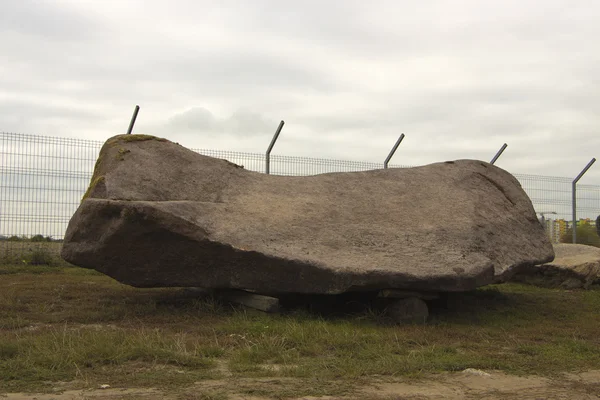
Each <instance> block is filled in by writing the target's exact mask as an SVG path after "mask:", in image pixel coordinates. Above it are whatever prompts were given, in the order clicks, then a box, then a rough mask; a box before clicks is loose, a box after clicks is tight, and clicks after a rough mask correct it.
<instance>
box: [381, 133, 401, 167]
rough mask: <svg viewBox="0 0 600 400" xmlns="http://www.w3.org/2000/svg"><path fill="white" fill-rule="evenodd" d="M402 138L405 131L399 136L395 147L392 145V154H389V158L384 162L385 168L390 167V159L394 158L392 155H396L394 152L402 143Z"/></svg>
mask: <svg viewBox="0 0 600 400" xmlns="http://www.w3.org/2000/svg"><path fill="white" fill-rule="evenodd" d="M402 139H404V133H403V134H401V135H400V137H399V138H398V140H396V144H395V145H394V147H392V150H391V151H390V154H388V156H387V158H386V159H385V161H384V162H383V168H387V167H388V164H389V162H390V160H391V159H392V157H393V156H394V153H395V152H396V150H397V149H398V146H400V143H402Z"/></svg>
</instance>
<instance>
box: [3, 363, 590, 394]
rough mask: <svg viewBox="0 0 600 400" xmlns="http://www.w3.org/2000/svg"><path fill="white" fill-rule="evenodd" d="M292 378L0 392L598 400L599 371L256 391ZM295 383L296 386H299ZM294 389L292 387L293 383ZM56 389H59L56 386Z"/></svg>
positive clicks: (279, 386) (280, 386) (279, 387)
mask: <svg viewBox="0 0 600 400" xmlns="http://www.w3.org/2000/svg"><path fill="white" fill-rule="evenodd" d="M293 380H294V379H291V378H269V379H236V380H235V381H230V380H212V381H202V382H198V383H197V384H196V385H194V386H191V387H187V388H182V389H180V390H177V392H176V393H174V392H171V393H169V392H165V391H160V390H157V389H147V388H146V389H136V388H112V387H109V388H105V389H101V388H94V389H85V390H65V391H60V390H58V391H57V392H56V393H52V394H25V393H5V394H0V398H2V399H11V400H25V399H32V400H33V399H35V400H75V399H77V400H80V399H98V400H117V399H197V400H211V399H215V400H220V399H223V400H225V399H229V400H268V399H275V398H277V399H279V398H286V399H297V400H300V399H302V400H334V399H340V400H342V399H344V400H350V399H365V400H367V399H368V400H380V399H381V400H392V399H394V400H401V399H414V400H434V399H435V400H437V399H446V400H448V399H450V400H458V399H486V400H488V399H507V400H511V399H524V400H527V399H565V400H566V399H570V400H584V399H585V400H589V399H600V370H596V371H588V372H584V373H579V374H565V375H563V376H562V377H560V378H554V379H550V378H542V377H537V376H534V375H531V376H525V377H519V376H512V375H507V374H504V373H501V372H492V373H490V374H486V373H484V372H482V371H477V370H474V371H471V372H461V373H453V374H440V375H435V376H431V377H428V378H424V379H418V380H414V379H411V380H408V379H398V380H390V379H382V380H380V381H377V380H372V381H370V382H369V383H368V384H366V385H364V386H363V387H361V388H359V389H357V390H356V391H355V392H354V394H352V395H348V396H341V397H337V396H323V397H311V396H308V397H294V396H293V395H292V396H288V395H276V396H275V397H261V396H257V395H253V394H243V393H252V392H257V391H265V390H266V391H269V392H273V393H276V392H279V391H283V390H285V389H284V388H285V387H286V386H288V385H290V384H291V383H293ZM295 384H296V385H297V384H298V382H295ZM291 386H294V385H291ZM57 389H58V388H57Z"/></svg>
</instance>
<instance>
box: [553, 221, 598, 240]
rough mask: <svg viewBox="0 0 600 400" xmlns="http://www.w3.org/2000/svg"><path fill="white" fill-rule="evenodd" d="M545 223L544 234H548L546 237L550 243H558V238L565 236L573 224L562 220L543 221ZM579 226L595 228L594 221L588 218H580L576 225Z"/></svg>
mask: <svg viewBox="0 0 600 400" xmlns="http://www.w3.org/2000/svg"><path fill="white" fill-rule="evenodd" d="M544 223H545V228H546V233H547V234H548V237H549V238H550V241H551V242H552V243H560V238H561V237H563V236H564V235H566V234H567V231H568V230H569V229H571V227H572V226H573V223H572V222H571V221H567V220H564V219H562V218H561V219H546V220H545V221H544ZM577 224H578V225H579V226H581V225H584V224H586V225H591V226H596V221H594V220H592V219H590V218H580V219H579V221H578V223H577Z"/></svg>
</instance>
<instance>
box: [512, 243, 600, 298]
mask: <svg viewBox="0 0 600 400" xmlns="http://www.w3.org/2000/svg"><path fill="white" fill-rule="evenodd" d="M554 252H555V254H556V256H555V258H554V260H553V261H552V262H549V263H546V264H543V265H536V266H529V267H526V268H522V269H521V270H520V271H519V272H518V273H517V274H515V275H514V277H513V278H512V279H513V280H515V281H518V282H526V283H530V284H534V285H537V286H545V287H562V288H564V289H578V288H588V287H589V286H590V285H591V284H592V283H594V282H599V281H600V248H597V247H593V246H586V245H583V244H572V243H557V244H554Z"/></svg>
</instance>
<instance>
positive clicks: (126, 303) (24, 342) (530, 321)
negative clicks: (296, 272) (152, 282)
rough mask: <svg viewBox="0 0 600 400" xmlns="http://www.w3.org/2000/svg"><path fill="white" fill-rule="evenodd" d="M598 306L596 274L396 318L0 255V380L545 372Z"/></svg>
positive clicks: (312, 384)
mask: <svg viewBox="0 0 600 400" xmlns="http://www.w3.org/2000/svg"><path fill="white" fill-rule="evenodd" d="M52 245H53V246H55V245H58V244H55V243H52ZM599 310H600V288H598V287H594V288H592V290H587V291H583V290H582V291H577V290H575V291H565V290H552V289H541V288H536V287H533V286H527V285H520V284H505V285H493V286H488V287H485V288H482V289H479V290H476V291H473V292H467V293H457V294H450V295H448V296H447V298H445V299H444V300H443V301H437V302H435V303H432V304H431V319H430V322H428V323H427V324H425V325H405V326H397V325H394V324H392V323H391V322H390V321H389V320H387V319H386V317H385V316H384V315H382V314H381V313H379V312H377V311H375V310H370V309H366V310H362V311H351V309H350V308H348V309H347V310H345V311H342V312H337V313H335V314H328V313H318V312H316V311H310V310H307V309H297V310H292V311H289V312H287V313H285V314H283V315H269V314H263V313H260V312H254V311H250V310H245V309H243V308H237V307H233V306H230V305H227V304H223V303H220V302H218V301H217V300H215V299H213V298H211V297H198V295H197V294H191V293H190V292H189V291H185V290H183V289H135V288H132V287H129V286H125V285H122V284H119V283H118V282H116V281H114V280H112V279H110V278H108V277H106V276H104V275H102V274H99V273H97V272H95V271H92V270H85V269H80V268H75V267H68V268H65V267H47V266H33V265H25V264H24V263H20V264H19V265H14V266H0V393H2V392H16V391H37V392H52V393H55V392H58V391H62V390H67V389H82V388H97V387H98V386H99V385H101V384H110V385H111V386H112V387H113V388H127V387H129V388H131V387H135V388H158V389H161V390H166V391H168V392H169V393H172V394H173V393H174V396H176V398H181V399H188V398H189V399H191V398H194V399H236V398H241V397H239V396H255V398H286V397H292V396H296V397H297V398H299V397H301V396H323V395H330V396H351V395H353V394H354V395H356V393H357V391H359V390H361V388H363V387H366V386H368V385H371V384H373V382H375V381H377V382H379V383H381V382H384V383H385V382H394V381H397V380H398V379H404V380H406V379H409V380H415V379H416V380H419V379H424V378H427V377H430V376H431V375H430V374H437V373H444V372H454V371H462V370H464V369H467V368H476V369H481V370H485V371H487V372H492V373H495V372H497V371H502V372H503V373H508V374H516V375H532V374H533V375H540V376H545V377H549V378H554V377H557V376H559V375H560V374H561V373H563V372H567V371H568V372H577V371H586V370H593V369H600V335H598V326H600V313H599ZM269 382H270V383H269ZM273 382H277V384H273ZM194 385H195V386H194ZM190 387H195V388H196V389H194V390H195V391H194V393H195V394H194V395H193V396H192V395H191V394H190V393H189V392H186V390H188V388H190ZM582 387H583V386H582ZM199 388H201V390H200V389H199ZM584 389H585V390H589V391H590V393H593V392H594V391H596V392H595V393H597V391H598V389H600V385H592V386H589V387H587V386H585V387H584ZM582 390H583V389H582ZM177 396H179V397H177ZM236 396H238V397H236ZM358 397H361V396H358ZM362 397H364V396H362ZM364 398H367V397H364ZM369 398H371V399H391V398H398V397H390V396H388V397H385V396H384V397H377V396H375V397H369Z"/></svg>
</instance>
